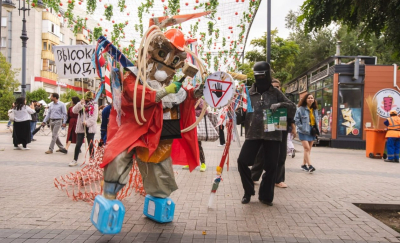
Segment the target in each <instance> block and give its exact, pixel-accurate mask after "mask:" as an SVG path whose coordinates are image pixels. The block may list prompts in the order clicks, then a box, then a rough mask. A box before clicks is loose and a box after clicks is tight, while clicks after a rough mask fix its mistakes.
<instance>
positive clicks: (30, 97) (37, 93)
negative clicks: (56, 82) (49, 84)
mask: <svg viewBox="0 0 400 243" xmlns="http://www.w3.org/2000/svg"><path fill="white" fill-rule="evenodd" d="M34 100H36V101H40V100H44V102H46V103H47V104H48V103H50V99H49V93H47V91H46V90H45V89H43V88H39V89H37V90H34V91H32V92H26V103H27V104H29V103H31V102H32V101H34Z"/></svg>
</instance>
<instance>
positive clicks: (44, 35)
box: [42, 33, 60, 45]
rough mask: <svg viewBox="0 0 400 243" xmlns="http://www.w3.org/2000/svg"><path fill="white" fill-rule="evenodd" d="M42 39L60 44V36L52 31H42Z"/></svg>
mask: <svg viewBox="0 0 400 243" xmlns="http://www.w3.org/2000/svg"><path fill="white" fill-rule="evenodd" d="M42 40H49V41H51V42H53V43H54V44H55V45H59V44H60V38H59V37H58V36H56V35H55V34H53V33H42Z"/></svg>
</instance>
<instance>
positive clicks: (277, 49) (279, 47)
mask: <svg viewBox="0 0 400 243" xmlns="http://www.w3.org/2000/svg"><path fill="white" fill-rule="evenodd" d="M277 34H278V30H276V29H275V30H273V31H271V36H272V37H271V68H272V71H273V77H274V78H277V79H279V80H280V81H281V82H285V81H288V80H290V78H291V77H292V75H291V70H292V68H293V67H294V62H293V61H294V60H295V58H296V56H297V55H298V53H299V50H300V47H299V46H298V45H297V44H296V43H295V42H294V41H291V40H285V39H283V38H281V37H279V36H277ZM266 43H267V33H264V35H263V36H262V37H260V38H256V39H253V40H252V41H251V42H250V44H251V45H253V46H254V47H255V48H254V49H253V50H251V51H248V52H246V54H245V58H246V60H247V61H248V62H246V63H245V64H242V65H240V66H239V70H240V71H242V73H244V74H246V75H247V77H248V80H247V81H248V84H251V83H253V82H254V74H253V70H252V68H253V66H254V63H255V62H259V61H265V60H266V58H267V57H266V53H267V48H266Z"/></svg>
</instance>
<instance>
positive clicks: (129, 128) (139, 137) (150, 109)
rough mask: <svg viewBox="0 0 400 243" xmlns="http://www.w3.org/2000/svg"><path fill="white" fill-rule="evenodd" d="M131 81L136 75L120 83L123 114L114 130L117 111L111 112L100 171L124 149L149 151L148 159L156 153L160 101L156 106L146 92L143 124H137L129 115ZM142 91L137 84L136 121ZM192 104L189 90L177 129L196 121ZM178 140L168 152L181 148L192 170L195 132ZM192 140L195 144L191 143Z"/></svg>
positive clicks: (195, 157) (152, 93) (195, 153)
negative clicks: (137, 148) (119, 124)
mask: <svg viewBox="0 0 400 243" xmlns="http://www.w3.org/2000/svg"><path fill="white" fill-rule="evenodd" d="M135 82H136V76H135V75H133V74H129V75H128V76H127V77H126V78H125V80H124V81H123V87H124V92H123V95H122V97H121V107H122V110H123V111H124V113H125V115H122V117H121V126H120V127H118V124H117V122H116V117H117V112H116V111H115V110H114V109H111V113H110V118H109V124H108V131H107V146H106V149H105V151H104V156H103V163H102V164H101V165H100V167H101V168H104V167H105V166H106V165H107V164H108V163H110V162H111V161H113V159H115V157H117V155H119V154H120V153H122V152H123V151H124V150H126V149H128V151H131V150H132V149H134V148H135V147H145V148H148V149H149V156H151V155H152V154H153V153H154V151H155V150H156V148H157V146H158V143H159V141H160V136H161V129H162V124H163V107H162V102H158V103H157V102H156V101H155V100H156V92H155V91H151V90H149V89H146V92H145V100H144V108H145V109H144V116H145V118H146V120H147V122H145V123H144V124H143V125H139V124H137V123H136V120H135V117H134V112H133V90H134V87H135ZM142 89H143V86H142V85H140V84H139V85H138V89H137V97H136V105H137V111H138V116H139V119H140V105H141V97H142V95H141V94H142ZM194 103H195V98H194V95H193V91H189V92H188V97H187V98H186V100H185V101H184V102H183V103H182V104H181V128H182V127H187V126H185V124H186V123H187V122H189V121H192V120H193V122H194V120H195V119H196V118H195V115H194ZM189 104H190V106H189ZM190 107H191V109H190ZM190 116H192V117H190ZM140 120H141V119H140ZM184 121H186V123H185V124H183V122H184ZM182 125H183V126H182ZM179 140H182V141H180V142H179V144H178V145H175V146H174V144H175V142H174V144H173V148H172V150H173V151H174V147H176V146H180V145H181V146H183V147H184V149H185V150H186V154H187V158H186V159H187V163H186V164H189V167H190V168H193V169H194V168H196V166H197V165H198V163H199V162H198V161H199V153H198V145H197V133H196V129H193V130H192V131H190V132H188V133H184V134H182V139H179ZM192 141H195V143H192ZM172 158H174V157H172ZM195 165H196V166H195Z"/></svg>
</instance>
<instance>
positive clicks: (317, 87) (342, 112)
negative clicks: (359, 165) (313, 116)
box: [285, 56, 400, 149]
mask: <svg viewBox="0 0 400 243" xmlns="http://www.w3.org/2000/svg"><path fill="white" fill-rule="evenodd" d="M376 63H377V59H376V57H371V56H332V57H329V58H327V59H325V60H324V61H322V62H320V63H318V64H317V65H315V66H314V67H312V68H310V69H308V70H307V71H306V72H304V73H302V74H301V75H299V76H298V77H296V78H294V79H293V80H291V81H290V82H289V83H288V84H287V85H286V91H285V92H286V95H287V96H288V97H289V98H290V99H291V100H292V101H293V102H296V103H298V102H299V100H300V99H301V97H303V95H305V94H306V93H307V92H308V93H311V94H313V96H314V98H315V99H316V100H317V102H318V111H319V114H320V120H319V124H318V125H319V129H320V131H321V135H320V137H319V139H320V140H321V141H322V142H327V143H328V144H329V146H330V147H335V148H352V149H365V144H366V143H365V139H366V135H365V132H366V129H368V128H372V120H371V114H370V112H369V111H368V107H367V104H366V101H365V100H366V98H367V97H368V96H372V97H375V98H376V100H377V102H378V109H377V113H378V115H379V116H380V117H381V118H387V117H388V116H389V111H390V110H391V109H398V110H400V93H399V87H398V86H397V82H398V78H397V76H398V75H397V74H398V70H397V65H395V64H394V65H377V64H376ZM383 121H384V120H383V119H381V120H380V122H379V123H378V127H376V128H374V129H383V128H385V126H384V125H383Z"/></svg>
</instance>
